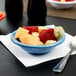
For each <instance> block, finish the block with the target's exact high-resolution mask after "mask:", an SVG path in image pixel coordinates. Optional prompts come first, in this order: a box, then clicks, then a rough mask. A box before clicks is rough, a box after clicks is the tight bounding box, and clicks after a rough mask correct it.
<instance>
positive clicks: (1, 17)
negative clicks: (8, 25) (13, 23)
mask: <svg viewBox="0 0 76 76" xmlns="http://www.w3.org/2000/svg"><path fill="white" fill-rule="evenodd" d="M5 17H6V14H5V13H4V12H2V11H0V21H1V20H3V19H4V18H5Z"/></svg>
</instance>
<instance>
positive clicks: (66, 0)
mask: <svg viewBox="0 0 76 76" xmlns="http://www.w3.org/2000/svg"><path fill="white" fill-rule="evenodd" d="M53 1H60V0H53ZM68 1H75V0H66V2H68Z"/></svg>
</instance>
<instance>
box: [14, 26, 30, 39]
mask: <svg viewBox="0 0 76 76" xmlns="http://www.w3.org/2000/svg"><path fill="white" fill-rule="evenodd" d="M28 32H29V31H28V30H26V29H24V28H21V27H19V28H18V30H17V32H16V34H15V36H14V38H20V37H21V36H22V35H27V34H28Z"/></svg>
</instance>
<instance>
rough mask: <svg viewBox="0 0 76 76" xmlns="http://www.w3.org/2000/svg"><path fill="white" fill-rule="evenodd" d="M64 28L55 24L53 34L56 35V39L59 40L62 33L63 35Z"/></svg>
mask: <svg viewBox="0 0 76 76" xmlns="http://www.w3.org/2000/svg"><path fill="white" fill-rule="evenodd" d="M64 32H65V31H64V29H63V27H62V26H57V27H55V29H54V35H55V37H56V39H57V40H59V39H60V38H61V37H62V36H63V35H64Z"/></svg>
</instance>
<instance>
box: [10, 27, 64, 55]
mask: <svg viewBox="0 0 76 76" xmlns="http://www.w3.org/2000/svg"><path fill="white" fill-rule="evenodd" d="M11 40H12V42H13V43H15V44H17V45H19V46H21V47H22V48H23V49H25V51H27V52H29V53H32V54H45V53H48V52H50V51H51V49H52V48H54V47H55V46H58V45H60V44H61V43H62V42H63V41H64V40H65V32H64V29H63V27H61V26H57V27H55V28H50V27H46V26H29V27H19V28H18V30H16V31H14V32H13V33H12V35H11Z"/></svg>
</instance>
